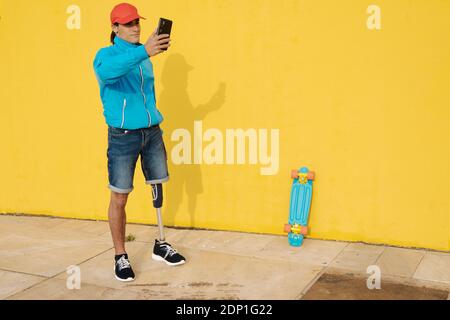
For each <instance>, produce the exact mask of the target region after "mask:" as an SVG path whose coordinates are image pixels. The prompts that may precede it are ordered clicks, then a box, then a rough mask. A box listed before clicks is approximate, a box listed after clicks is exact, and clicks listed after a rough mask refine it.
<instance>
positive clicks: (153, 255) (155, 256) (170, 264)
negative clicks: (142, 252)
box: [152, 253, 186, 267]
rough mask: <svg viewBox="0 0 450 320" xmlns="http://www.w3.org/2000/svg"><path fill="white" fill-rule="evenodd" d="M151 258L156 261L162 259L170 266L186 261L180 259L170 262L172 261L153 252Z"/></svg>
mask: <svg viewBox="0 0 450 320" xmlns="http://www.w3.org/2000/svg"><path fill="white" fill-rule="evenodd" d="M152 259H153V260H156V261H163V262H165V263H166V264H167V265H169V266H172V267H173V266H179V265H180V264H184V263H185V262H186V260H181V261H180V262H175V263H172V262H169V261H167V260H166V259H164V258H163V257H161V256H158V255H156V254H154V253H152Z"/></svg>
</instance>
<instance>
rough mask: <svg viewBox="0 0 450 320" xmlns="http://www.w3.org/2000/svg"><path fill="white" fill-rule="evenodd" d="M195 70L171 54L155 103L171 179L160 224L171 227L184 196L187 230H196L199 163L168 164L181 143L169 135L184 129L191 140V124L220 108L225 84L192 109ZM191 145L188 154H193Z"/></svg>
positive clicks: (200, 174) (180, 57)
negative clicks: (191, 77)
mask: <svg viewBox="0 0 450 320" xmlns="http://www.w3.org/2000/svg"><path fill="white" fill-rule="evenodd" d="M193 69H194V68H193V67H192V66H191V65H189V64H188V63H187V62H186V59H185V58H184V56H183V55H181V54H172V55H170V56H169V57H168V58H167V60H166V63H165V64H164V67H163V71H162V76H161V81H162V85H163V88H162V92H161V95H160V96H159V98H158V100H157V105H158V109H159V110H161V112H162V114H163V116H164V122H163V123H162V125H161V127H162V129H163V130H164V143H165V145H166V148H167V156H168V165H169V176H170V180H169V181H168V183H166V184H165V185H164V187H165V189H166V192H165V195H166V196H165V198H166V199H167V200H166V201H165V203H164V209H163V210H164V213H163V221H164V224H165V225H168V226H174V225H175V223H174V222H175V218H176V215H177V214H178V213H179V208H180V205H181V203H182V202H183V197H184V194H186V195H187V201H188V210H189V216H190V220H191V221H190V227H195V209H196V206H197V197H198V195H199V194H201V193H202V192H203V181H202V171H201V168H200V165H199V164H193V163H192V164H181V165H176V164H174V163H173V162H172V161H171V158H172V157H171V150H172V149H173V147H174V146H175V145H176V144H178V143H179V142H180V141H171V134H172V132H173V131H174V130H176V129H178V128H184V129H187V130H188V131H189V132H190V133H191V141H193V134H194V121H198V120H203V119H205V118H206V117H207V116H208V114H209V113H211V112H213V111H215V110H218V109H220V107H221V106H222V105H223V104H224V102H225V89H226V84H225V83H220V84H219V85H218V89H217V91H216V92H215V93H214V94H213V95H212V97H211V98H210V100H209V102H207V103H205V104H202V105H199V106H197V107H194V106H193V105H192V102H191V100H190V99H189V94H188V92H187V87H188V79H189V71H191V70H193ZM192 148H193V143H191V155H193V154H194V153H193V150H192Z"/></svg>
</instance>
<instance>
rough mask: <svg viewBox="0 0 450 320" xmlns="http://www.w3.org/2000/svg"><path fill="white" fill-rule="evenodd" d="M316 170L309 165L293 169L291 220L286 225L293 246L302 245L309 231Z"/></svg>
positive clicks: (285, 230) (285, 229) (285, 228)
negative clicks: (311, 169) (309, 167)
mask: <svg viewBox="0 0 450 320" xmlns="http://www.w3.org/2000/svg"><path fill="white" fill-rule="evenodd" d="M314 175H315V174H314V171H309V169H308V168H307V167H303V168H300V170H292V172H291V178H292V179H293V181H292V189H291V200H290V205H289V222H288V223H287V224H285V225H284V232H287V233H288V241H289V244H290V245H291V246H294V247H300V246H301V245H302V244H303V237H304V236H305V235H306V234H307V233H308V217H309V210H310V208H311V197H312V182H313V180H314Z"/></svg>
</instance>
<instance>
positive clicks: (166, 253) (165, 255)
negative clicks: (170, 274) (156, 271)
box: [152, 240, 186, 266]
mask: <svg viewBox="0 0 450 320" xmlns="http://www.w3.org/2000/svg"><path fill="white" fill-rule="evenodd" d="M152 258H153V260H156V261H164V262H165V263H166V264H168V265H169V266H177V265H179V264H183V263H185V262H186V259H184V257H183V256H182V255H181V254H179V253H178V252H177V250H175V249H173V248H172V247H171V245H170V244H169V243H167V242H165V241H158V240H155V246H154V247H153V254H152Z"/></svg>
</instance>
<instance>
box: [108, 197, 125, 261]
mask: <svg viewBox="0 0 450 320" xmlns="http://www.w3.org/2000/svg"><path fill="white" fill-rule="evenodd" d="M127 200H128V194H125V193H117V192H114V191H111V200H110V202H109V209H108V219H109V228H110V230H111V236H112V240H113V243H114V248H115V251H116V253H115V254H116V255H119V254H124V253H126V251H125V228H126V222H127V218H126V213H125V206H126V204H127Z"/></svg>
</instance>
